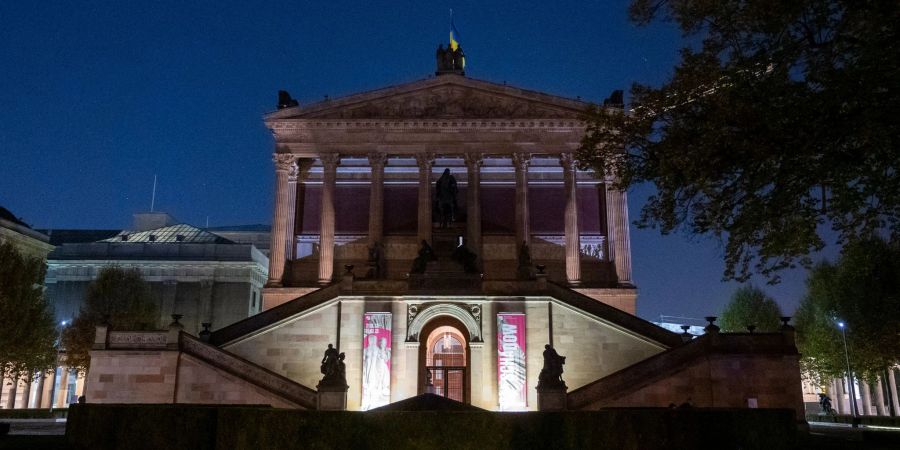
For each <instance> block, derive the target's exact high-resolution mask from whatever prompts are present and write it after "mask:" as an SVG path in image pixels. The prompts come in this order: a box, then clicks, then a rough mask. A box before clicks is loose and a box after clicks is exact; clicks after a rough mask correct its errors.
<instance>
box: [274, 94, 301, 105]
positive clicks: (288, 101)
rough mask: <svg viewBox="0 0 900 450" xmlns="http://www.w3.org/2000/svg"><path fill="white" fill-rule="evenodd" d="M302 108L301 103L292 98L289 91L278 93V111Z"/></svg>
mask: <svg viewBox="0 0 900 450" xmlns="http://www.w3.org/2000/svg"><path fill="white" fill-rule="evenodd" d="M294 106H300V102H298V101H297V100H295V99H294V98H293V97H291V94H289V93H288V91H278V109H284V108H291V107H294Z"/></svg>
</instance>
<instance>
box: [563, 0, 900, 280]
mask: <svg viewBox="0 0 900 450" xmlns="http://www.w3.org/2000/svg"><path fill="white" fill-rule="evenodd" d="M630 16H631V19H632V21H634V22H635V23H637V24H639V25H646V24H648V23H650V22H651V21H654V20H658V19H661V20H668V21H672V22H674V23H675V24H677V25H678V26H679V27H680V29H681V31H682V32H683V33H684V35H685V36H686V37H687V38H688V39H687V42H688V44H687V46H686V47H685V48H684V49H682V50H681V60H680V61H679V62H678V63H677V65H676V67H675V68H674V73H673V75H672V77H671V78H670V79H669V80H668V81H666V82H665V83H663V85H662V86H659V87H650V86H644V85H638V84H635V85H634V86H633V87H632V89H631V106H630V107H629V108H626V110H625V111H622V110H603V109H599V108H597V109H594V110H592V111H590V112H589V114H588V115H587V133H586V136H585V138H584V140H583V142H582V146H581V148H580V150H579V152H578V158H579V160H580V161H581V163H582V164H583V165H584V166H591V167H593V168H594V169H595V170H596V172H597V174H598V175H599V176H601V177H602V176H606V175H608V174H616V175H617V176H618V177H620V179H621V185H622V186H630V185H633V184H636V183H641V182H650V183H652V184H653V185H654V186H655V187H656V193H655V194H654V195H653V196H652V197H650V199H649V201H648V202H647V204H646V205H645V206H644V207H643V209H642V211H641V215H640V218H639V220H638V221H637V222H638V224H639V225H640V226H644V227H657V228H659V229H660V231H661V232H663V233H669V232H672V231H674V230H676V229H683V230H685V231H687V232H689V233H693V234H704V235H712V236H715V237H717V238H719V239H720V240H721V241H722V242H723V244H724V250H725V262H726V267H725V273H724V276H725V278H727V279H737V280H741V281H745V280H747V279H748V278H749V277H750V275H751V274H752V273H753V272H759V273H762V274H764V275H766V276H767V277H769V278H770V280H771V281H773V282H774V281H777V280H778V275H777V271H778V270H780V269H784V268H789V267H794V266H795V265H796V264H801V265H803V266H806V267H810V266H812V260H811V258H810V257H809V254H810V253H811V252H813V251H815V250H818V249H821V248H822V247H823V246H824V244H825V243H824V241H823V238H822V235H821V234H820V232H821V231H822V229H823V227H821V226H820V225H823V224H824V225H829V226H831V227H832V228H833V229H834V230H835V231H836V232H837V234H838V236H839V237H840V240H841V242H847V241H852V240H854V239H860V238H866V237H869V236H872V235H873V234H874V233H875V232H876V231H878V230H886V229H887V230H890V231H891V232H892V233H893V234H894V235H895V236H896V235H897V234H898V233H900V167H898V163H900V158H898V156H897V149H898V148H900V121H898V120H897V118H896V117H895V112H896V111H898V110H900V58H897V57H896V56H895V55H900V33H898V27H900V2H897V1H896V0H792V1H769V0H750V1H739V0H717V1H693V0H633V1H632V3H631V8H630ZM616 111H618V112H616Z"/></svg>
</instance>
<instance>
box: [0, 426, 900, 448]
mask: <svg viewBox="0 0 900 450" xmlns="http://www.w3.org/2000/svg"><path fill="white" fill-rule="evenodd" d="M3 421H4V422H8V423H10V425H11V427H10V435H9V436H0V450H7V449H10V450H12V449H29V450H44V449H48V450H49V449H61V450H68V449H71V447H69V446H68V445H67V444H66V440H65V432H66V422H65V419H14V420H13V419H5V420H3ZM800 448H802V449H811V450H830V449H850V450H856V449H861V450H862V449H865V450H881V449H885V450H888V449H889V450H895V449H900V428H885V427H863V428H852V427H850V426H848V425H834V424H825V423H816V422H813V423H810V433H809V436H808V438H807V439H805V440H804V442H802V443H801V447H800Z"/></svg>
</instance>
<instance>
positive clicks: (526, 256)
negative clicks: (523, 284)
mask: <svg viewBox="0 0 900 450" xmlns="http://www.w3.org/2000/svg"><path fill="white" fill-rule="evenodd" d="M531 267H532V263H531V250H529V249H528V243H526V242H525V241H522V246H521V247H519V265H518V267H517V274H518V278H519V279H520V280H530V279H532V278H534V274H533V273H532V270H531Z"/></svg>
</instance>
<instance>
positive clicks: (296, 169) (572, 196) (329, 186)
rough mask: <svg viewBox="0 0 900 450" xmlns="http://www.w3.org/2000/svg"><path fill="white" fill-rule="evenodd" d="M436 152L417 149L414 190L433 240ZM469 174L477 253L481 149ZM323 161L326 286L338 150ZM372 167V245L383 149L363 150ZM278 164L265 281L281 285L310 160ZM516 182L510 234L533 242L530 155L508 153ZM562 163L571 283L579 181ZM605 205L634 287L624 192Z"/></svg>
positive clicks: (621, 275)
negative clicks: (299, 192)
mask: <svg viewBox="0 0 900 450" xmlns="http://www.w3.org/2000/svg"><path fill="white" fill-rule="evenodd" d="M434 156H435V155H434V153H427V152H424V153H418V154H416V163H417V164H418V167H419V191H418V232H417V238H418V241H419V242H421V241H426V242H431V230H432V223H431V211H432V205H431V201H432V199H431V172H432V168H433V166H434ZM463 158H464V161H465V163H466V170H467V175H468V180H469V182H468V189H467V202H466V204H467V213H468V219H467V222H466V234H467V236H466V237H467V242H468V245H469V247H470V248H471V249H472V251H474V252H475V253H476V254H478V255H479V257H480V256H481V254H482V252H481V242H482V237H481V186H480V184H481V167H482V165H483V161H484V160H483V156H482V155H481V154H479V153H466V154H464V155H463ZM319 159H320V161H321V162H322V166H323V176H322V202H321V208H322V213H321V223H320V228H319V230H320V238H319V275H318V281H319V283H320V284H322V285H325V284H329V283H331V280H332V277H333V271H334V226H335V216H334V195H335V184H336V179H337V166H338V165H339V164H340V155H339V154H337V153H323V154H320V155H319ZM368 160H369V165H370V166H371V170H372V176H371V190H370V197H369V245H374V244H375V242H378V241H381V240H382V239H383V235H384V224H383V222H384V221H383V218H384V167H385V164H386V162H387V155H386V154H385V153H377V152H373V153H370V154H369V155H368ZM273 161H274V162H275V217H274V220H273V223H272V244H271V251H270V260H269V280H268V283H267V285H268V286H272V287H279V286H281V285H282V280H283V277H284V268H285V261H286V260H287V259H292V257H293V251H294V250H293V248H294V246H295V243H294V239H295V237H294V220H295V217H296V212H295V211H294V207H295V205H296V203H297V197H296V195H297V194H296V193H297V185H298V183H301V182H302V181H303V180H302V178H303V177H305V175H306V173H308V169H309V166H310V165H311V163H312V161H311V160H299V159H297V157H296V156H294V155H292V154H287V153H276V154H275V155H274V158H273ZM512 162H513V167H514V168H515V180H516V187H515V189H516V194H515V198H516V204H515V232H516V245H517V247H518V246H521V245H522V244H523V243H524V244H530V236H531V229H530V223H529V217H530V212H529V210H528V167H529V164H530V162H531V157H530V155H529V154H527V153H515V154H513V155H512ZM559 163H560V165H561V166H562V168H563V179H564V189H565V199H566V205H565V247H566V279H567V281H568V282H569V284H571V285H578V284H579V283H580V282H581V243H580V232H579V228H578V199H577V193H578V184H577V161H576V159H575V157H574V155H572V154H571V153H563V154H561V155H560V157H559ZM605 201H606V210H607V223H608V224H609V231H608V232H607V241H608V242H607V243H608V252H609V256H610V259H611V260H613V261H615V266H616V273H617V275H618V281H619V284H626V285H629V284H631V263H630V260H629V258H630V253H631V251H630V242H629V233H628V207H627V200H626V198H625V192H624V191H618V190H613V189H607V190H606V199H605Z"/></svg>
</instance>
